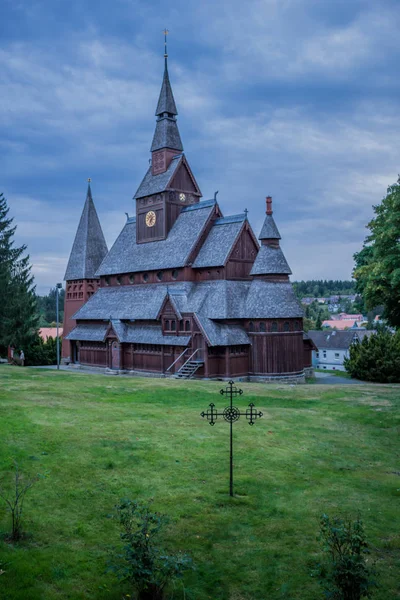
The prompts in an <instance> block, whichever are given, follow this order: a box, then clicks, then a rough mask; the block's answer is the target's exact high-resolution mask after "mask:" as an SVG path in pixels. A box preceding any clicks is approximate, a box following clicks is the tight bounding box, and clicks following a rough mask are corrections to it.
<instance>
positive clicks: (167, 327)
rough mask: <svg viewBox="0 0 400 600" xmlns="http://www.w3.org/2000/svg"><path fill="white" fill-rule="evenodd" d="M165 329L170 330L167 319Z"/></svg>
mask: <svg viewBox="0 0 400 600" xmlns="http://www.w3.org/2000/svg"><path fill="white" fill-rule="evenodd" d="M165 330H166V331H169V330H170V323H169V319H166V320H165Z"/></svg>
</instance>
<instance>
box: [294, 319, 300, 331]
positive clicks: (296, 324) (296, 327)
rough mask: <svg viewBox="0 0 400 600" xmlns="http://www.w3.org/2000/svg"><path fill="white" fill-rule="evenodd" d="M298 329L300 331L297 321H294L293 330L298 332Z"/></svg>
mask: <svg viewBox="0 0 400 600" xmlns="http://www.w3.org/2000/svg"><path fill="white" fill-rule="evenodd" d="M299 329H300V323H299V321H295V322H294V330H295V331H299Z"/></svg>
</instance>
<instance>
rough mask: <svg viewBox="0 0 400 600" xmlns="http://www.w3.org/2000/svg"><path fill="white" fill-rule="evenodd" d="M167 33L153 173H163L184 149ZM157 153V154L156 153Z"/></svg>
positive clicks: (154, 142) (153, 144)
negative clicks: (170, 67) (170, 69)
mask: <svg viewBox="0 0 400 600" xmlns="http://www.w3.org/2000/svg"><path fill="white" fill-rule="evenodd" d="M167 33H168V31H167V30H165V31H164V34H165V51H164V61H165V65H164V77H163V82H162V86H161V91H160V96H159V98H158V103H157V108H156V117H157V122H156V130H155V132H154V136H153V142H152V144H151V152H152V153H153V161H152V163H153V169H152V170H153V174H154V175H155V174H158V173H162V172H163V171H165V170H166V169H167V168H168V165H169V163H170V162H171V160H172V157H173V156H174V155H175V154H179V153H181V152H182V151H183V145H182V140H181V136H180V135H179V129H178V125H177V122H176V115H177V114H178V111H177V110H176V104H175V100H174V94H173V93H172V88H171V83H170V80H169V74H168V53H167ZM155 153H157V154H155Z"/></svg>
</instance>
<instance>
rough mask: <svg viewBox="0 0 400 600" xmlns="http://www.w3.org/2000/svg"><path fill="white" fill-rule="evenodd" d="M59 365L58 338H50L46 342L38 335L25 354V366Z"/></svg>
mask: <svg viewBox="0 0 400 600" xmlns="http://www.w3.org/2000/svg"><path fill="white" fill-rule="evenodd" d="M60 353H61V338H60ZM55 364H57V338H52V337H49V338H47V340H46V341H44V340H43V339H42V338H41V337H40V336H39V335H36V336H35V338H34V340H33V342H32V344H31V345H30V346H28V347H27V350H26V352H25V365H26V366H32V365H55Z"/></svg>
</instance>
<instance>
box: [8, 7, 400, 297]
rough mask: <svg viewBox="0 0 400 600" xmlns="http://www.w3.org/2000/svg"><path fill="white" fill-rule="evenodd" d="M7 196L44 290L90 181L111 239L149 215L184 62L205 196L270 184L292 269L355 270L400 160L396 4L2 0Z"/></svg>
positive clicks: (257, 214) (190, 147)
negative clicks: (166, 113) (157, 158)
mask: <svg viewBox="0 0 400 600" xmlns="http://www.w3.org/2000/svg"><path fill="white" fill-rule="evenodd" d="M0 10H1V18H0V39H1V42H0V44H1V45H0V128H1V137H0V140H1V153H0V175H1V179H0V191H3V192H4V194H5V196H6V198H7V200H8V203H9V205H10V208H11V213H12V215H13V216H14V217H15V220H16V224H17V225H18V230H17V241H18V242H19V243H25V244H27V246H28V251H29V253H30V256H31V260H32V263H33V271H34V274H35V278H36V283H37V289H38V291H39V293H46V292H47V291H48V289H49V287H50V286H52V285H54V284H55V283H56V282H58V281H61V280H62V279H63V277H64V272H65V268H66V264H67V261H68V256H69V253H70V250H71V246H72V243H73V239H74V235H75V232H76V228H77V225H78V221H79V218H80V214H81V211H82V208H83V204H84V201H85V194H86V186H87V178H88V177H91V178H92V191H93V197H94V201H95V204H96V208H97V211H98V214H99V217H100V221H101V224H102V227H103V230H104V234H105V237H106V240H107V243H108V245H109V246H110V245H111V244H112V243H113V242H114V240H115V238H116V236H117V235H118V233H119V231H120V230H121V228H122V226H123V224H124V222H125V218H126V217H125V214H124V213H125V212H128V213H130V214H133V213H134V211H135V208H134V203H133V200H132V196H133V194H134V192H135V191H136V189H137V187H138V185H139V183H140V181H141V179H142V177H143V175H144V173H145V171H146V169H147V166H148V160H149V157H150V154H149V149H150V144H151V140H152V135H153V132H154V127H155V117H154V111H155V107H156V104H157V99H158V94H159V90H160V86H161V81H162V74H163V35H162V30H163V29H164V27H167V28H168V29H169V31H170V35H169V36H168V52H169V72H170V79H171V83H172V87H173V91H174V95H175V100H176V104H177V107H178V112H179V116H178V123H179V129H180V133H181V137H182V141H183V145H184V148H185V153H186V156H187V158H188V160H189V163H190V165H191V167H192V170H193V172H194V174H195V176H196V179H197V181H198V184H199V186H200V189H201V191H202V193H203V197H204V199H207V198H210V197H212V196H213V194H214V192H215V191H216V190H219V195H218V200H219V202H220V206H221V208H222V211H223V213H224V214H225V215H228V214H235V213H238V212H242V211H243V209H245V208H247V209H248V210H249V219H250V222H251V224H252V226H253V228H254V230H255V232H256V234H257V235H258V233H259V231H260V228H261V225H262V221H263V216H264V212H265V196H266V195H268V194H270V195H271V196H272V197H273V208H274V216H275V219H276V222H277V224H278V227H279V229H280V232H281V235H282V238H283V239H282V247H283V250H284V252H285V254H286V257H287V259H288V262H289V264H290V266H291V268H292V271H293V276H292V279H293V280H298V279H317V278H327V279H331V278H333V279H336V278H350V275H351V270H352V266H353V259H352V256H353V253H354V252H355V251H357V250H358V249H359V248H360V247H361V244H362V241H363V239H364V237H365V235H366V229H365V225H366V223H367V222H368V221H369V220H370V218H371V217H372V214H373V213H372V205H373V204H377V203H379V202H380V201H381V199H382V197H384V195H385V193H386V188H387V186H388V185H389V184H391V183H393V182H395V181H396V179H397V174H398V172H399V171H400V168H399V143H400V121H399V98H400V78H399V64H400V42H399V31H400V4H399V1H398V0H379V1H378V0H246V2H243V0H240V1H239V0H230V1H229V2H222V1H215V0H214V1H210V0H180V1H174V0H169V1H168V2H166V1H165V0H164V1H163V2H158V1H154V0H143V1H139V0H112V1H111V0H108V1H104V2H101V1H99V2H93V1H92V2H89V0H69V1H68V2H67V1H66V0H0Z"/></svg>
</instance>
